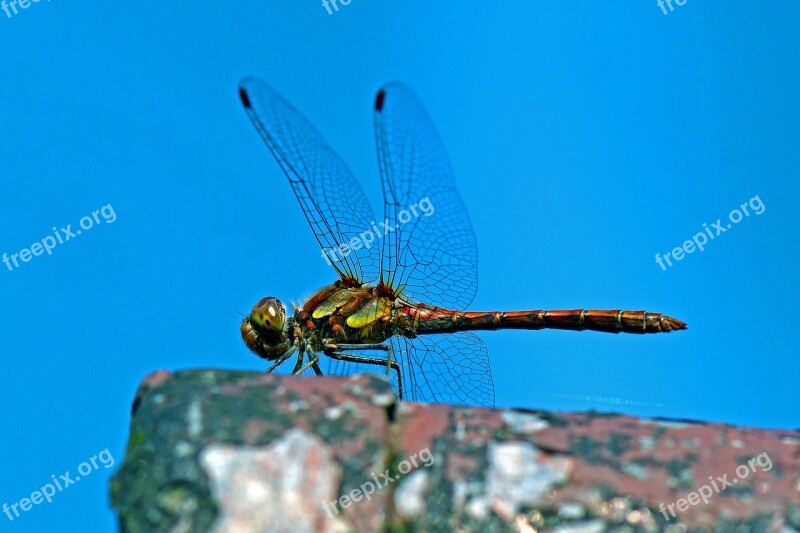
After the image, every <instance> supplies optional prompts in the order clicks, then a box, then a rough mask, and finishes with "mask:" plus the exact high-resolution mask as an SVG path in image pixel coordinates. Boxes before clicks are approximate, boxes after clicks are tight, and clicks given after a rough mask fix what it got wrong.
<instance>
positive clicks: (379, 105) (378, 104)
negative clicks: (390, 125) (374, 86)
mask: <svg viewBox="0 0 800 533" xmlns="http://www.w3.org/2000/svg"><path fill="white" fill-rule="evenodd" d="M385 98H386V91H384V90H383V89H381V90H380V91H378V96H376V97H375V110H376V111H381V110H383V100H384V99H385Z"/></svg>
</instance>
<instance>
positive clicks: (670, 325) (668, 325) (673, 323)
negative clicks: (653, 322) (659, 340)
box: [660, 315, 687, 332]
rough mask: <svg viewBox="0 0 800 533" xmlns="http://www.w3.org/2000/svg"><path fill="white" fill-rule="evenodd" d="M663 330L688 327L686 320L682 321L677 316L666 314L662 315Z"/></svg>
mask: <svg viewBox="0 0 800 533" xmlns="http://www.w3.org/2000/svg"><path fill="white" fill-rule="evenodd" d="M660 322H661V331H666V332H669V331H672V330H679V329H686V328H687V326H686V322H681V321H680V320H678V319H677V318H672V317H669V316H666V315H662V316H661V320H660Z"/></svg>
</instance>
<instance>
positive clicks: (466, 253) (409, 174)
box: [374, 83, 478, 309]
mask: <svg viewBox="0 0 800 533" xmlns="http://www.w3.org/2000/svg"><path fill="white" fill-rule="evenodd" d="M374 120H375V139H376V144H377V147H378V163H379V165H380V172H381V181H382V183H383V199H384V216H385V218H386V219H387V221H388V225H387V230H388V229H390V228H392V227H393V228H394V230H393V231H388V232H387V233H386V234H385V235H384V236H383V246H382V253H381V276H382V281H383V282H384V283H385V284H386V285H389V286H390V287H391V288H392V289H394V290H395V292H396V293H399V292H402V293H403V294H404V295H405V297H406V298H407V299H409V300H412V301H415V302H420V303H426V304H430V305H436V306H439V307H447V308H450V309H465V308H466V307H467V306H469V304H470V303H471V302H472V299H473V298H474V297H475V292H476V290H477V287H478V268H477V265H478V250H477V244H476V242H475V234H474V232H473V230H472V223H471V222H470V219H469V214H468V213H467V210H466V207H465V206H464V202H463V201H462V199H461V195H460V194H459V192H458V190H457V189H456V184H455V178H454V176H453V170H452V168H451V166H450V160H449V158H448V156H447V152H446V150H445V147H444V144H443V143H442V140H441V138H440V137H439V134H438V133H437V131H436V128H435V127H434V125H433V122H432V121H431V119H430V117H429V116H428V113H427V112H426V111H425V108H424V107H423V106H422V104H421V103H420V101H419V99H418V98H417V97H416V95H415V94H414V93H413V92H411V90H410V89H408V88H407V87H405V86H404V85H402V84H400V83H390V84H388V85H386V86H384V87H383V88H382V89H381V90H380V91H379V92H378V96H377V98H376V101H375V113H374ZM384 222H386V221H384Z"/></svg>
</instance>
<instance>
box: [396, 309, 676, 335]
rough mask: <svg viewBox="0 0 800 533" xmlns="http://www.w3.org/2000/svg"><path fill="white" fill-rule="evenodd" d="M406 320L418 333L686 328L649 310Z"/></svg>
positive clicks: (436, 313) (431, 313) (414, 314)
mask: <svg viewBox="0 0 800 533" xmlns="http://www.w3.org/2000/svg"><path fill="white" fill-rule="evenodd" d="M404 311H406V313H405V315H406V317H405V319H402V318H401V320H400V323H401V324H403V323H408V324H409V325H412V327H414V329H415V331H416V332H417V333H448V332H453V331H466V330H497V329H530V330H536V329H565V330H572V331H583V330H587V329H588V330H591V331H605V332H608V333H620V332H622V333H661V332H670V331H673V330H679V329H686V324H685V323H683V322H681V321H680V320H677V319H674V318H671V317H668V316H667V315H662V314H661V313H651V312H648V311H624V310H620V309H615V310H597V309H568V310H557V311H546V310H542V309H537V310H533V311H508V312H502V311H489V312H459V311H449V310H446V309H428V308H422V309H416V308H408V309H407V310H404Z"/></svg>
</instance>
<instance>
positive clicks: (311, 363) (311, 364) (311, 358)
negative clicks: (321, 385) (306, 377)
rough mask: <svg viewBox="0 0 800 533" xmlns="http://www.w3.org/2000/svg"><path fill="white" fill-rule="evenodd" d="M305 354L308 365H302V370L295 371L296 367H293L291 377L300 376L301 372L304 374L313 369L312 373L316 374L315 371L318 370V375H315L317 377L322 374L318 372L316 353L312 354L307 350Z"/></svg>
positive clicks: (317, 356) (320, 371)
mask: <svg viewBox="0 0 800 533" xmlns="http://www.w3.org/2000/svg"><path fill="white" fill-rule="evenodd" d="M307 352H308V363H306V364H305V365H303V368H301V369H299V370H297V367H295V371H294V372H292V374H293V375H295V376H296V375H297V374H302V373H303V372H305V371H306V370H307V369H309V368H314V372H315V373H316V372H317V370H319V373H318V374H317V375H318V376H319V375H321V374H322V370H320V368H319V364H318V363H319V355H317V353H316V352H312V351H311V350H307Z"/></svg>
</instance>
